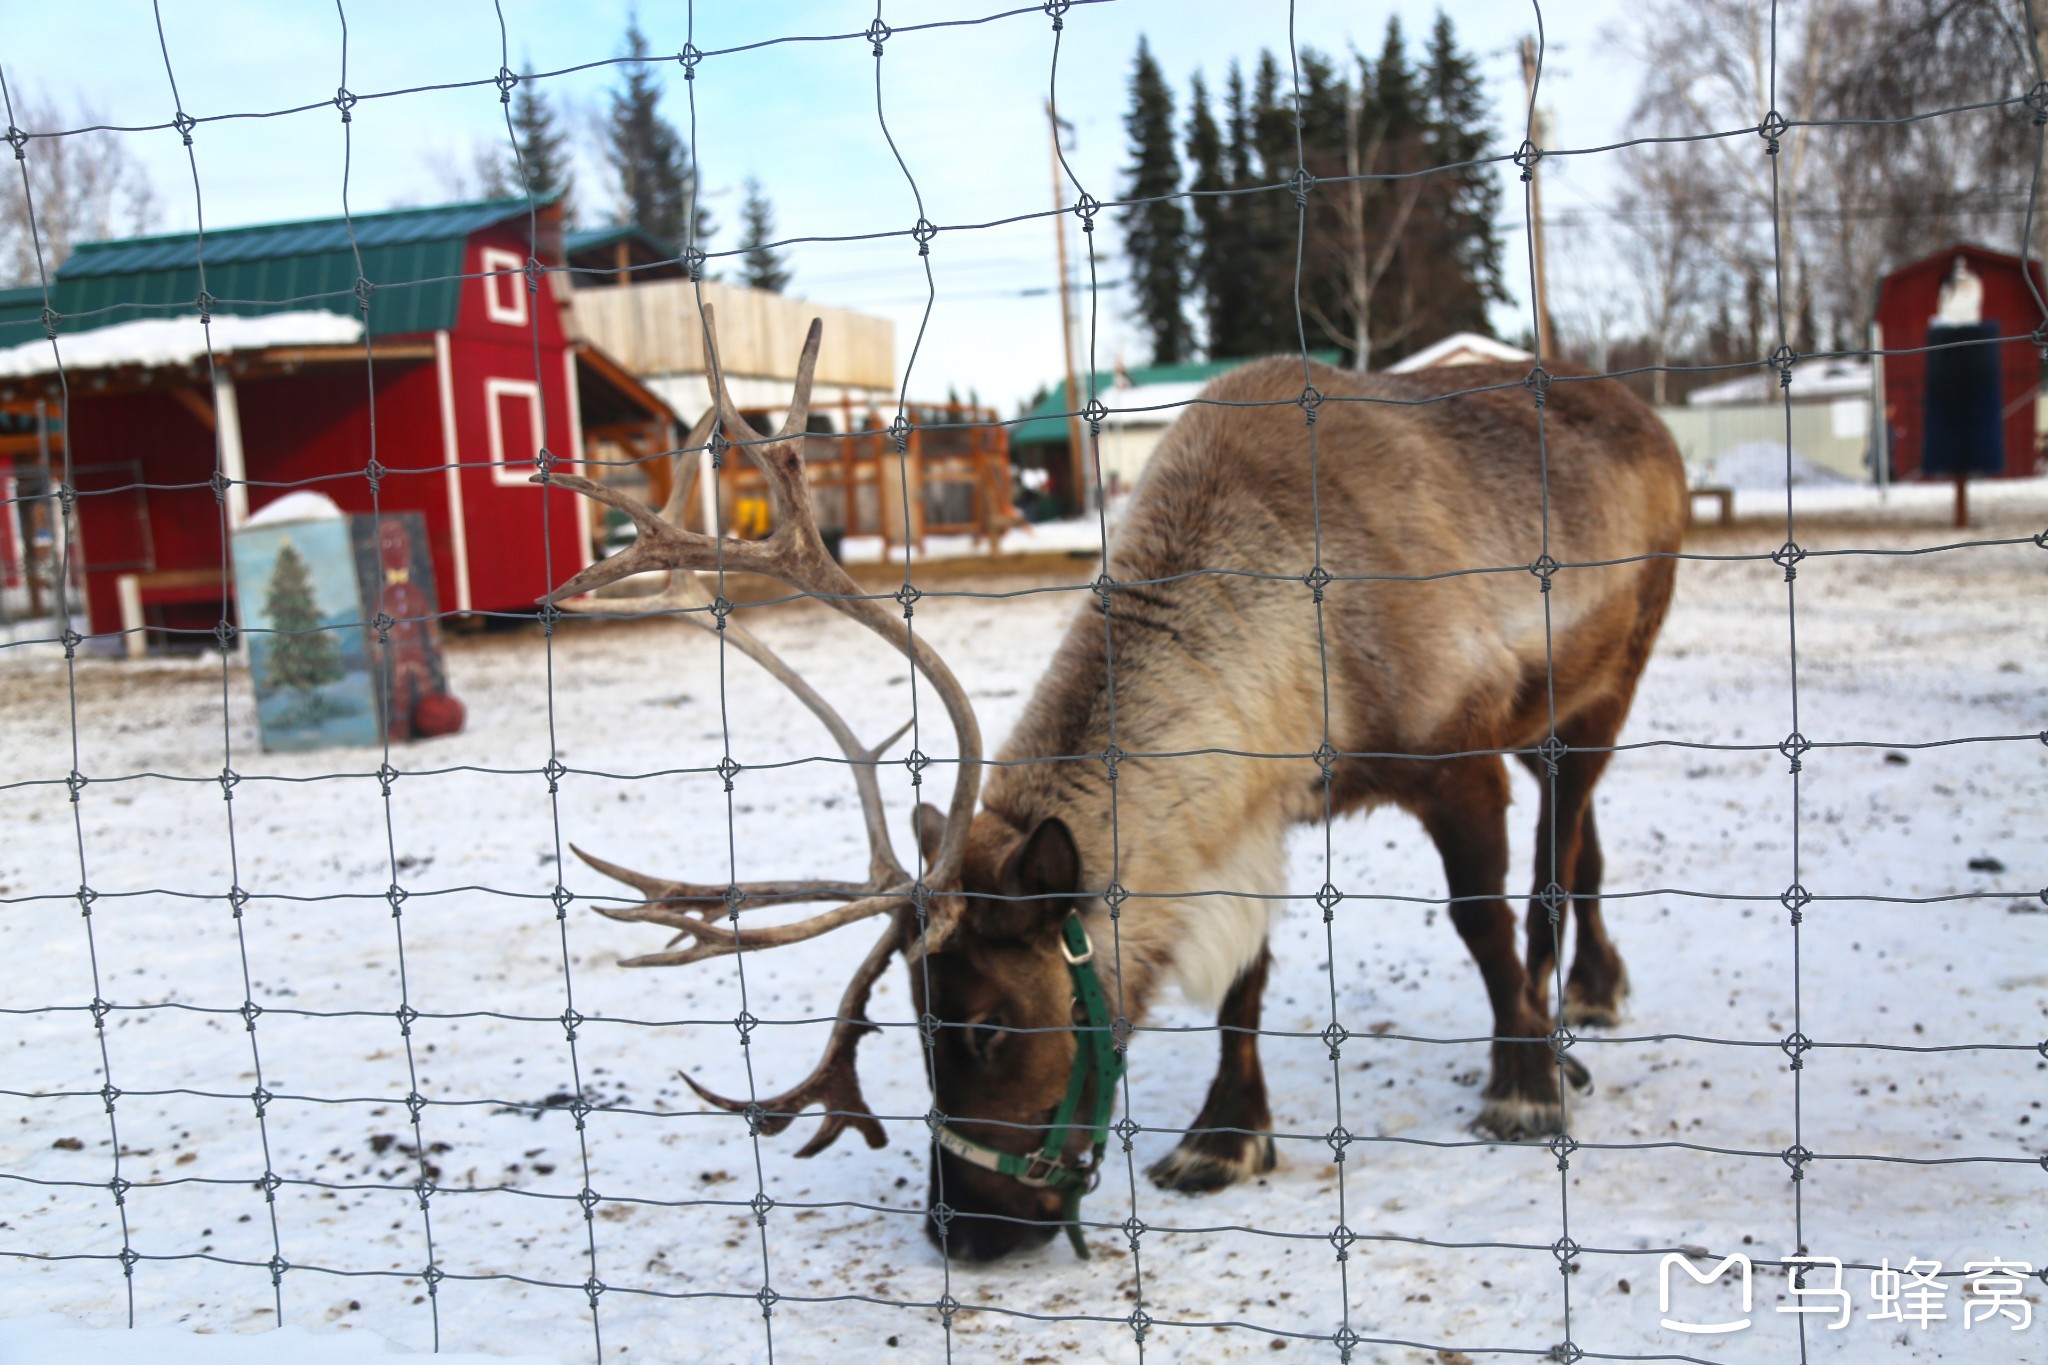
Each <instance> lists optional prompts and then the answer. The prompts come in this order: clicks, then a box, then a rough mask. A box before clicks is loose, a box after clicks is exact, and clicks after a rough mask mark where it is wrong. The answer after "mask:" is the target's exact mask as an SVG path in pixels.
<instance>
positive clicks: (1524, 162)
mask: <svg viewBox="0 0 2048 1365" xmlns="http://www.w3.org/2000/svg"><path fill="white" fill-rule="evenodd" d="M1542 159H1543V149H1542V148H1541V147H1538V146H1537V145H1536V144H1535V143H1534V142H1532V141H1530V140H1529V139H1528V138H1523V139H1522V145H1521V146H1519V147H1517V148H1515V155H1514V157H1513V160H1514V163H1515V164H1516V165H1517V166H1519V167H1521V168H1522V183H1523V184H1524V185H1526V184H1528V183H1529V182H1530V181H1531V180H1534V179H1535V178H1536V163H1537V162H1539V161H1541V160H1542Z"/></svg>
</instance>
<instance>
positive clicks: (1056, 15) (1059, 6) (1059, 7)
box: [1039, 0, 1074, 33]
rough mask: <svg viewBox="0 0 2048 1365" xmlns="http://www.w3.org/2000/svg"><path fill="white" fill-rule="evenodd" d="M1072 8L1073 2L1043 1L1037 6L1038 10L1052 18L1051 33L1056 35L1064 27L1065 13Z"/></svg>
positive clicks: (1059, 0)
mask: <svg viewBox="0 0 2048 1365" xmlns="http://www.w3.org/2000/svg"><path fill="white" fill-rule="evenodd" d="M1073 7H1074V0H1045V3H1044V4H1043V5H1041V6H1039V8H1040V9H1043V10H1044V11H1045V12H1046V13H1047V14H1049V15H1051V16H1052V31H1053V32H1054V33H1058V32H1059V31H1060V30H1061V29H1063V28H1065V27H1066V24H1067V11H1068V10H1070V9H1072V8H1073Z"/></svg>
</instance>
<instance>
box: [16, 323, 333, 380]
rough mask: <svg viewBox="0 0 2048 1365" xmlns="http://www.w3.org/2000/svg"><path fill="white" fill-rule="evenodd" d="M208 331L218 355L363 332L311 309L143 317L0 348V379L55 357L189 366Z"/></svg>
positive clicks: (93, 363) (79, 363)
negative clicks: (204, 318)
mask: <svg viewBox="0 0 2048 1365" xmlns="http://www.w3.org/2000/svg"><path fill="white" fill-rule="evenodd" d="M209 329H210V336H211V340H212V344H213V353H214V354H215V355H217V356H218V355H226V354H227V353H229V352H231V351H258V350H262V349H263V348H264V347H266V346H338V345H344V344H346V343H348V342H351V341H360V340H362V336H363V324H362V321H361V319H359V318H350V317H343V316H342V315H341V314H339V313H325V312H317V311H310V310H309V311H302V312H295V313H266V314H264V315H263V316H261V317H252V318H245V317H234V316H231V315H228V314H219V315H216V316H215V317H214V318H213V320H212V322H211V323H202V322H200V321H199V319H198V318H196V317H190V318H145V319H143V320H141V321H139V322H117V323H115V324H114V325H113V326H111V327H98V328H94V329H93V330H92V331H89V332H78V333H69V332H65V333H60V334H59V335H58V337H57V344H56V346H55V348H54V349H53V348H52V346H51V344H50V343H49V342H48V341H25V342H22V343H21V344H20V345H19V346H10V347H8V348H7V349H5V350H0V377H20V376H24V375H32V374H51V373H54V372H55V370H56V368H57V359H56V358H57V357H60V356H61V358H62V359H63V362H64V368H65V370H67V371H73V370H103V369H111V368H113V367H115V366H119V365H189V364H191V363H192V362H193V361H195V360H199V359H203V358H204V357H205V355H206V352H207V342H208V338H209Z"/></svg>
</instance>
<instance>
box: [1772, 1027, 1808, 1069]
mask: <svg viewBox="0 0 2048 1365" xmlns="http://www.w3.org/2000/svg"><path fill="white" fill-rule="evenodd" d="M1778 1046H1779V1047H1781V1048H1783V1049H1784V1050H1785V1055H1786V1056H1787V1057H1790V1058H1791V1059H1792V1069H1793V1070H1794V1071H1799V1070H1802V1069H1803V1068H1804V1067H1805V1065H1806V1063H1805V1061H1804V1060H1803V1059H1804V1057H1805V1055H1806V1053H1807V1052H1808V1051H1809V1050H1811V1049H1812V1047H1813V1039H1811V1038H1809V1037H1807V1036H1806V1035H1805V1034H1804V1033H1801V1032H1800V1031H1799V1030H1798V1029H1793V1030H1792V1031H1791V1032H1790V1033H1788V1034H1786V1035H1785V1041H1783V1042H1782V1043H1779V1044H1778Z"/></svg>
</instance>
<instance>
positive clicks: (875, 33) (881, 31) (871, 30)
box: [868, 17, 895, 57]
mask: <svg viewBox="0 0 2048 1365" xmlns="http://www.w3.org/2000/svg"><path fill="white" fill-rule="evenodd" d="M893 32H895V30H893V29H891V28H890V27H889V26H888V25H887V24H885V23H883V22H882V21H881V19H880V18H879V17H877V18H876V19H875V21H874V22H873V23H871V24H869V25H868V42H870V43H871V44H873V49H872V50H873V52H874V55H875V56H877V57H879V56H881V55H882V44H883V43H886V42H888V41H889V36H890V34H892V33H893Z"/></svg>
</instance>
